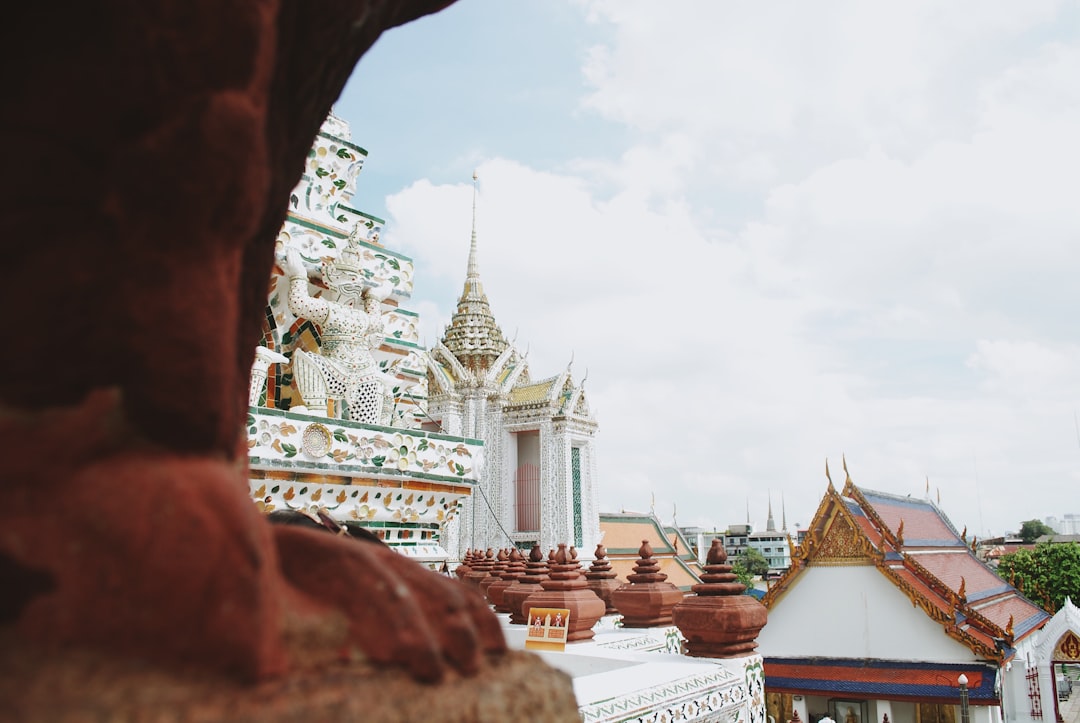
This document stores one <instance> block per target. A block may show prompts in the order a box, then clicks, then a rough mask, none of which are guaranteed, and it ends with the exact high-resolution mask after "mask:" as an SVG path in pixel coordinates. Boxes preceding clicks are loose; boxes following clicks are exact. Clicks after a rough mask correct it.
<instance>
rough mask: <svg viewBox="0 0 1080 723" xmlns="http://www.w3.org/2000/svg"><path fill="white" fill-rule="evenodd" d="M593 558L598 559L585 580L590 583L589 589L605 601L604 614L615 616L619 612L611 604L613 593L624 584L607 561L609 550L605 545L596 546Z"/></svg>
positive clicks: (586, 574)
mask: <svg viewBox="0 0 1080 723" xmlns="http://www.w3.org/2000/svg"><path fill="white" fill-rule="evenodd" d="M593 556H594V557H595V558H596V559H595V560H594V561H593V563H592V565H591V566H590V567H589V571H588V572H586V573H585V579H586V580H588V581H589V589H590V590H592V591H593V592H594V593H596V596H597V597H599V598H600V599H601V600H603V601H604V606H605V608H606V609H605V610H604V614H605V615H615V614H616V613H618V612H619V611H618V610H617V609H616V608H615V606H614V605H612V604H611V593H613V592H615V590H617V589H618V587H619V586H620V585H622V583H621V582H619V580H618V579H617V578H616V576H615V572H614V571H613V570H612V569H611V562H609V561H608V560H607V550H606V549H604V546H603V545H597V546H596V552H595V553H594V554H593Z"/></svg>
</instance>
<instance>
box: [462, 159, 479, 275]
mask: <svg viewBox="0 0 1080 723" xmlns="http://www.w3.org/2000/svg"><path fill="white" fill-rule="evenodd" d="M479 178H480V177H479V176H478V175H477V173H476V171H473V174H472V183H473V191H472V240H471V241H470V242H469V266H468V268H467V269H466V271H465V279H466V283H468V282H469V281H479V280H480V270H479V268H478V267H477V265H476V196H477V194H478V190H477V189H478V187H479V183H478V181H479Z"/></svg>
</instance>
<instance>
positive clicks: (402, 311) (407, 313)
mask: <svg viewBox="0 0 1080 723" xmlns="http://www.w3.org/2000/svg"><path fill="white" fill-rule="evenodd" d="M391 313H393V314H401V315H403V316H415V317H416V318H418V319H419V318H420V314H418V313H416V312H415V311H410V310H408V309H402V308H401V307H398V308H397V309H394V310H393V311H392V312H391Z"/></svg>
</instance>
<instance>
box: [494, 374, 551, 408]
mask: <svg viewBox="0 0 1080 723" xmlns="http://www.w3.org/2000/svg"><path fill="white" fill-rule="evenodd" d="M557 381H559V378H558V377H557V376H556V377H551V378H550V379H542V380H541V381H538V382H535V383H534V384H522V385H521V386H518V387H514V388H513V389H511V390H510V397H509V399H508V400H507V406H508V407H519V406H526V405H533V404H540V403H542V402H544V401H546V400H547V398H548V396H550V394H551V388H552V386H554V384H555V382H557Z"/></svg>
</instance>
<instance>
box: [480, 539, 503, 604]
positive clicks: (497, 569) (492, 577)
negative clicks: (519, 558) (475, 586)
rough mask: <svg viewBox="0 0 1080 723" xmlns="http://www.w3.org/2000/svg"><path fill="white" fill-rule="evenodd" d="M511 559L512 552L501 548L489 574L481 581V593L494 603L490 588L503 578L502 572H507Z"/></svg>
mask: <svg viewBox="0 0 1080 723" xmlns="http://www.w3.org/2000/svg"><path fill="white" fill-rule="evenodd" d="M509 561H510V553H508V552H507V551H506V550H505V549H500V550H499V552H498V553H496V555H495V560H494V562H493V563H492V565H491V570H489V571H488V576H487V577H485V578H484V579H483V580H481V581H480V594H481V595H483V596H484V599H485V600H487V601H488V602H489V603H491V604H492V605H494V604H495V603H494V602H492V600H491V598H490V597H489V596H488V590H490V589H491V586H492V585H494V584H495V583H496V582H498V581H499V580H502V574H503V573H504V572H506V565H507V563H508V562H509Z"/></svg>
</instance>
